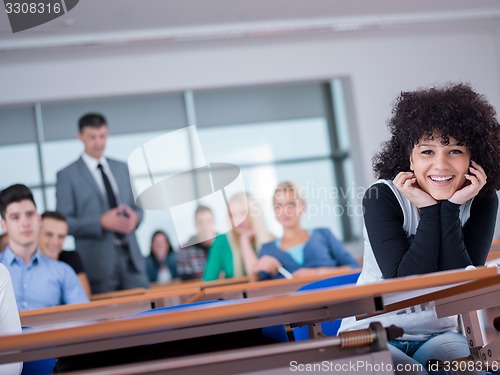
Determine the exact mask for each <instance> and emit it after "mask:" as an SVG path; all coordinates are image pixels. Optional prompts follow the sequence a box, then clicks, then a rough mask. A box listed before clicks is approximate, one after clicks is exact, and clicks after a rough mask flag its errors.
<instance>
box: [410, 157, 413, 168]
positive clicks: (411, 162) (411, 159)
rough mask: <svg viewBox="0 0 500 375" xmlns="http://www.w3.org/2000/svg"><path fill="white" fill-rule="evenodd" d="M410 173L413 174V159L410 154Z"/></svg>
mask: <svg viewBox="0 0 500 375" xmlns="http://www.w3.org/2000/svg"><path fill="white" fill-rule="evenodd" d="M410 171H412V172H413V157H412V156H411V154H410Z"/></svg>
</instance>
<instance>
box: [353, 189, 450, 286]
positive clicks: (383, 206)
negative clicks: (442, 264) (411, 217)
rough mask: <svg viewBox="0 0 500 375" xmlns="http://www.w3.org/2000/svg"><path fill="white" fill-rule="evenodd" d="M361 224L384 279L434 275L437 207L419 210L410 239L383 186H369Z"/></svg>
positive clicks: (394, 201)
mask: <svg viewBox="0 0 500 375" xmlns="http://www.w3.org/2000/svg"><path fill="white" fill-rule="evenodd" d="M363 208H364V221H365V226H366V230H367V233H368V238H369V240H370V244H371V247H372V249H373V253H374V255H375V258H376V260H377V263H378V265H379V267H380V270H381V272H382V275H383V277H384V278H386V279H388V278H394V277H401V276H409V275H416V274H425V273H430V272H435V271H436V269H437V264H438V256H439V241H440V236H439V233H440V227H439V205H438V204H436V205H432V206H428V207H424V208H422V209H421V210H420V222H419V225H418V228H417V231H416V233H415V236H414V238H413V240H410V239H409V237H408V235H407V234H406V233H405V231H404V229H403V222H404V216H403V211H402V209H401V206H400V204H399V202H398V200H397V198H396V196H395V195H394V193H393V192H392V190H391V189H390V188H389V187H388V186H387V185H385V184H375V185H373V186H372V187H370V188H369V189H368V190H367V191H366V193H365V196H364V198H363Z"/></svg>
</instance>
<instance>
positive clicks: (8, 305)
mask: <svg viewBox="0 0 500 375" xmlns="http://www.w3.org/2000/svg"><path fill="white" fill-rule="evenodd" d="M18 333H21V321H20V320H19V312H18V311H17V305H16V297H14V290H13V289H12V282H11V280H10V275H9V271H8V270H7V268H5V266H4V265H3V264H0V340H1V337H2V336H3V335H16V334H18ZM22 368H23V364H22V362H18V363H8V364H3V365H0V374H4V375H18V374H20V373H21V370H22Z"/></svg>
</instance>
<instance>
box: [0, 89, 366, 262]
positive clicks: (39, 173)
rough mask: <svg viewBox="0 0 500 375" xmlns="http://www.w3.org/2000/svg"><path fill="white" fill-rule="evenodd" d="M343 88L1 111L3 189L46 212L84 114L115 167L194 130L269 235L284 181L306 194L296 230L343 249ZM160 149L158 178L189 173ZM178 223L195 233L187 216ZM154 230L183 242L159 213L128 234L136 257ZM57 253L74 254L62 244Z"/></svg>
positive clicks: (72, 155)
mask: <svg viewBox="0 0 500 375" xmlns="http://www.w3.org/2000/svg"><path fill="white" fill-rule="evenodd" d="M344 85H345V82H344V81H343V80H341V79H336V80H333V81H331V82H305V83H288V84H282V85H272V86H271V85H269V86H258V87H240V88H231V89H219V90H203V91H195V92H186V93H173V94H161V95H149V96H141V97H129V98H115V99H106V100H93V101H79V102H62V103H47V104H45V103H35V104H34V105H33V106H32V107H29V106H28V107H22V108H21V107H20V108H4V109H0V123H2V124H5V125H7V126H2V127H0V145H1V147H0V158H1V159H0V160H3V161H9V162H3V163H2V176H3V179H2V183H1V184H2V188H3V187H6V186H8V185H10V184H12V183H16V182H22V183H25V184H26V185H28V186H30V187H31V188H33V189H34V191H35V195H36V197H37V201H38V200H41V201H43V204H41V203H38V207H39V209H40V211H42V210H44V209H45V205H46V206H47V209H51V210H53V209H55V182H56V173H57V171H58V170H60V169H61V168H63V167H65V166H66V165H68V164H69V163H70V162H72V161H74V160H76V159H77V158H78V157H79V155H80V154H81V152H82V150H83V149H82V145H81V144H80V142H79V141H78V139H77V132H78V130H77V120H78V118H79V117H80V116H81V115H82V114H84V113H87V112H100V113H102V114H104V115H105V117H106V118H107V120H108V123H109V126H110V137H109V140H108V145H107V150H106V155H107V156H109V157H112V158H116V159H120V160H123V161H126V160H127V158H128V156H129V155H130V153H131V152H132V151H133V150H134V149H135V148H137V147H140V146H141V145H142V144H144V143H145V142H147V141H149V140H151V139H153V138H155V137H158V136H161V135H163V134H165V133H168V132H170V131H172V130H176V129H180V128H184V127H186V126H188V125H192V122H196V125H197V129H198V134H199V137H200V141H201V144H202V148H203V151H204V156H205V158H206V160H207V162H209V163H217V162H219V163H232V164H236V165H238V166H239V167H240V170H241V174H242V176H243V179H244V182H245V188H246V190H247V191H248V192H250V193H252V194H253V195H255V196H256V197H257V198H258V200H259V201H260V203H261V206H262V209H263V211H264V213H265V215H266V221H267V223H268V224H269V226H270V229H271V231H272V232H274V233H275V234H276V235H280V234H281V233H280V226H279V225H278V223H277V222H276V220H275V219H274V216H273V211H272V207H271V206H272V205H271V196H272V193H273V190H274V188H275V186H276V185H277V184H278V183H279V182H281V181H283V180H290V181H292V182H294V183H296V184H297V185H298V186H299V187H301V188H303V189H304V192H305V193H306V198H307V204H308V211H307V213H306V215H305V217H304V222H303V224H304V226H305V227H306V228H315V227H329V228H331V229H332V230H333V232H334V233H335V234H336V235H337V236H338V237H339V238H341V239H343V240H345V241H349V240H352V239H355V238H357V237H359V235H360V231H361V227H360V225H359V222H358V220H357V217H359V216H352V215H349V213H352V212H349V211H348V210H349V207H350V206H355V203H356V201H357V195H358V192H357V191H356V188H355V186H357V185H356V183H355V181H354V167H353V163H352V160H351V157H350V154H349V148H350V144H351V140H350V139H349V131H348V126H349V124H348V120H347V118H348V116H347V114H346V106H345V103H344V90H343V87H344ZM169 151H170V155H172V157H171V158H169V160H168V162H165V163H164V168H165V176H167V175H169V174H172V173H178V172H179V171H188V170H190V169H191V168H190V165H189V163H187V160H188V159H187V158H186V157H182V155H184V154H188V153H189V152H192V150H191V149H190V146H189V143H182V142H179V143H178V144H176V147H175V148H172V149H171V150H169ZM19 155H23V157H22V158H21V157H19ZM157 162H158V163H160V164H161V163H163V161H162V159H161V158H160V159H159V160H158V161H157ZM144 178H145V179H147V176H144ZM145 181H146V180H145ZM216 214H217V212H216ZM220 216H222V213H221V215H220ZM220 220H223V219H220ZM183 225H185V226H186V227H187V228H192V230H193V232H194V218H193V217H186V218H185V221H184V222H183ZM159 228H161V229H164V230H166V231H167V232H168V233H169V235H170V236H171V238H172V240H173V242H174V243H179V242H180V243H183V242H184V241H186V240H187V238H176V232H175V230H174V225H173V222H172V218H171V217H170V214H169V212H168V211H148V212H146V213H145V219H144V221H143V223H142V224H141V226H140V227H139V230H138V232H137V234H138V239H139V243H140V246H141V248H142V251H143V253H144V254H147V253H148V252H149V246H150V240H151V235H152V233H153V232H154V230H156V229H159ZM66 246H67V247H70V248H71V247H73V246H74V245H73V242H72V240H71V239H69V240H68V242H67V243H66Z"/></svg>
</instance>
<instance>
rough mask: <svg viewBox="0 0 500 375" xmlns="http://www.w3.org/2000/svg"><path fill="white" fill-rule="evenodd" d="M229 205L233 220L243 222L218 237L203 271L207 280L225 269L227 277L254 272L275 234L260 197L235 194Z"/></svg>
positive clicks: (217, 276) (216, 277)
mask: <svg viewBox="0 0 500 375" xmlns="http://www.w3.org/2000/svg"><path fill="white" fill-rule="evenodd" d="M229 208H230V211H231V215H232V220H233V222H236V223H240V224H238V225H237V226H236V227H235V228H233V230H231V231H230V232H228V233H227V234H222V235H220V236H218V237H216V238H215V240H214V243H213V244H212V247H211V248H210V252H209V254H208V260H207V266H206V268H205V273H204V275H203V280H205V281H211V280H216V279H218V278H219V276H220V274H221V273H223V274H224V277H225V278H232V277H237V276H244V275H249V276H250V275H252V273H253V268H254V267H255V264H256V262H257V251H258V250H259V249H260V247H261V246H262V244H263V243H265V242H268V241H271V240H272V238H273V236H272V235H271V233H270V232H269V231H268V230H267V228H266V225H265V222H264V218H263V216H262V211H261V209H260V207H259V205H258V203H257V201H256V200H255V198H253V197H252V196H251V195H249V194H245V193H238V194H236V195H234V196H233V197H231V199H229Z"/></svg>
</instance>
